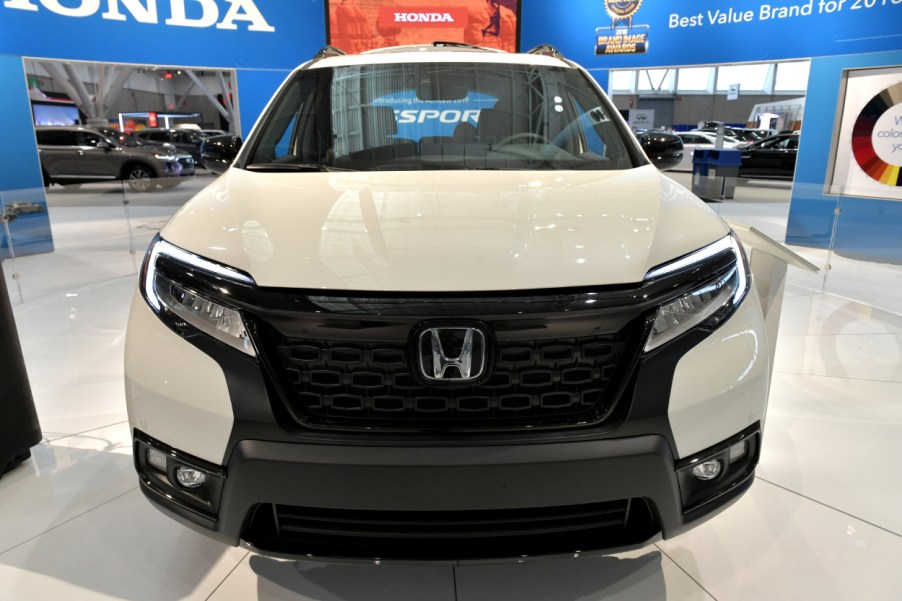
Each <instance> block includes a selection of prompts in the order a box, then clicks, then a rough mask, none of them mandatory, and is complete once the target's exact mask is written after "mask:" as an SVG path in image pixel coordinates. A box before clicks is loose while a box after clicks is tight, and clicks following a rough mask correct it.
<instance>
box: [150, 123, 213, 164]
mask: <svg viewBox="0 0 902 601" xmlns="http://www.w3.org/2000/svg"><path fill="white" fill-rule="evenodd" d="M132 136H134V137H136V138H138V139H139V140H141V141H142V142H146V143H148V144H151V145H153V146H163V145H164V144H172V145H173V146H175V147H176V148H178V149H179V150H180V151H184V152H187V153H188V154H190V155H191V156H192V157H193V158H194V161H195V162H197V163H200V162H201V161H200V147H201V144H203V141H204V138H206V137H207V136H205V135H204V134H202V133H201V132H199V131H195V130H191V129H162V128H161V129H155V128H154V129H141V130H138V131H136V132H132Z"/></svg>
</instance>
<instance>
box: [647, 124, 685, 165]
mask: <svg viewBox="0 0 902 601" xmlns="http://www.w3.org/2000/svg"><path fill="white" fill-rule="evenodd" d="M638 138H639V144H641V145H642V150H644V151H645V154H646V155H648V158H650V159H651V160H652V162H653V163H654V164H655V165H656V166H657V167H658V169H660V170H661V171H666V170H667V169H673V168H674V167H676V166H677V165H679V164H680V162H682V161H683V157H684V150H683V141H682V140H680V137H679V136H677V135H675V134H669V133H666V132H663V131H646V132H644V133H641V134H639V135H638Z"/></svg>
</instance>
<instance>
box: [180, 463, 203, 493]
mask: <svg viewBox="0 0 902 601" xmlns="http://www.w3.org/2000/svg"><path fill="white" fill-rule="evenodd" d="M175 477H176V478H178V480H179V484H181V485H182V486H184V487H185V488H198V487H200V486H203V485H204V482H205V481H206V479H207V477H206V476H205V475H204V473H203V472H202V471H200V470H196V469H194V468H192V467H185V466H181V467H179V469H177V470H175Z"/></svg>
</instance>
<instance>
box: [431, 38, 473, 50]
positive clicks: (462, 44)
mask: <svg viewBox="0 0 902 601" xmlns="http://www.w3.org/2000/svg"><path fill="white" fill-rule="evenodd" d="M430 46H454V47H455V48H473V49H474V50H485V48H483V47H482V46H474V45H473V44H467V43H466V42H450V41H446V40H435V41H434V42H432V43H431V44H430Z"/></svg>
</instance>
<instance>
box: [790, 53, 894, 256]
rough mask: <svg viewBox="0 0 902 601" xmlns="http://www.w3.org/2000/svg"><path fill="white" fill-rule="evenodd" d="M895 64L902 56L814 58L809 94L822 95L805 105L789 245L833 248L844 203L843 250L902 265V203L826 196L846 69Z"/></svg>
mask: <svg viewBox="0 0 902 601" xmlns="http://www.w3.org/2000/svg"><path fill="white" fill-rule="evenodd" d="M892 65H902V51H895V52H880V53H876V54H864V55H857V56H833V57H827V58H815V59H812V61H811V73H810V75H809V76H808V89H809V90H817V91H818V93H816V94H809V95H808V98H807V100H806V102H805V120H804V124H803V126H802V127H803V131H804V133H803V135H802V139H801V141H800V148H799V161H798V165H797V166H796V176H795V183H794V184H793V188H792V204H791V205H790V210H789V222H788V224H787V228H786V242H788V243H790V244H801V245H804V246H815V247H820V248H828V247H829V244H830V238H831V236H832V233H833V221H834V218H835V216H834V209H836V208H837V203H838V206H839V208H840V210H841V213H840V215H839V221H838V223H837V224H836V241H835V248H836V249H837V250H839V251H841V252H842V253H843V254H845V255H848V256H853V257H858V258H863V259H872V260H878V261H888V262H896V263H898V262H902V201H893V200H878V199H870V198H856V197H848V196H843V197H841V198H840V197H837V196H835V195H826V194H824V180H825V179H826V177H827V165H828V161H829V158H830V146H831V144H832V142H833V123H834V119H835V117H836V110H837V102H838V96H839V92H840V85H841V80H842V72H843V70H844V69H858V68H862V67H885V66H892ZM900 79H902V77H900Z"/></svg>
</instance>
